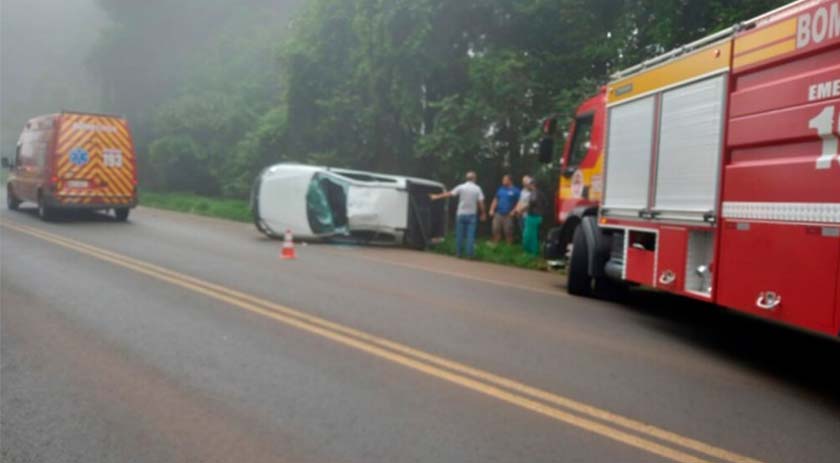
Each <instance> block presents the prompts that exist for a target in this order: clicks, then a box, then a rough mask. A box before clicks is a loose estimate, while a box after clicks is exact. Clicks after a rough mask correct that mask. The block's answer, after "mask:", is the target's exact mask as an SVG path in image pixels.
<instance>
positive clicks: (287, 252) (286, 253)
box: [280, 230, 297, 260]
mask: <svg viewBox="0 0 840 463" xmlns="http://www.w3.org/2000/svg"><path fill="white" fill-rule="evenodd" d="M280 258H281V259H285V260H292V259H297V253H296V252H295V242H294V239H292V231H291V230H286V233H285V234H284V235H283V250H282V251H281V252H280Z"/></svg>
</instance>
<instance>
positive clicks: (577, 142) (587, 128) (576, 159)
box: [566, 114, 595, 167]
mask: <svg viewBox="0 0 840 463" xmlns="http://www.w3.org/2000/svg"><path fill="white" fill-rule="evenodd" d="M594 119H595V116H594V115H593V114H589V115H586V116H580V117H578V118H577V119H576V120H575V133H574V134H573V135H572V136H573V137H574V138H572V146H571V148H570V149H569V159H568V161H567V164H566V167H577V166H579V165H580V163H581V162H582V161H583V158H585V157H586V154H587V153H589V147H590V145H591V143H590V140H591V139H592V122H593V120H594Z"/></svg>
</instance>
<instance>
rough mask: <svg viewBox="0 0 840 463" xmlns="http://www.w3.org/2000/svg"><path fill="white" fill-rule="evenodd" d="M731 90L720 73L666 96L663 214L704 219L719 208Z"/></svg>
mask: <svg viewBox="0 0 840 463" xmlns="http://www.w3.org/2000/svg"><path fill="white" fill-rule="evenodd" d="M725 90H726V81H725V76H716V77H712V78H709V79H705V80H702V81H699V82H694V83H691V84H688V85H685V86H682V87H678V88H675V89H673V90H669V91H667V92H665V93H664V94H663V95H662V114H661V121H662V122H661V126H660V135H659V156H658V165H657V169H656V172H657V173H656V175H657V178H656V200H655V203H654V209H655V210H656V211H657V212H659V214H660V216H661V217H663V218H667V216H669V215H673V216H674V217H675V218H681V219H689V220H691V219H696V220H703V215H704V214H705V213H707V212H709V211H714V210H715V209H716V205H715V203H716V201H715V200H716V198H717V191H718V177H719V173H720V169H721V166H720V153H721V148H722V146H723V136H722V134H723V120H724V118H723V114H724V95H725Z"/></svg>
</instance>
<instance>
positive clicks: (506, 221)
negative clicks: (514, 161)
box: [490, 175, 521, 244]
mask: <svg viewBox="0 0 840 463" xmlns="http://www.w3.org/2000/svg"><path fill="white" fill-rule="evenodd" d="M520 193H521V192H520V191H519V188H516V187H515V186H514V185H513V179H512V178H511V176H510V175H505V176H504V177H502V186H500V187H499V189H498V191H496V196H495V197H494V198H493V203H492V204H491V205H490V216H492V217H493V243H498V242H499V241H500V240H501V239H502V235H503V234H504V235H505V240H506V241H507V242H508V244H513V230H514V220H515V217H516V214H514V209H516V204H517V203H518V202H519V195H520Z"/></svg>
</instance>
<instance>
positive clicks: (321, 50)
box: [90, 0, 783, 197]
mask: <svg viewBox="0 0 840 463" xmlns="http://www.w3.org/2000/svg"><path fill="white" fill-rule="evenodd" d="M100 2H101V4H102V5H103V7H104V8H105V10H106V11H107V12H108V14H109V15H110V17H111V18H112V20H113V21H114V24H113V26H112V27H111V28H110V29H109V30H108V32H107V33H106V34H105V35H103V37H102V38H101V40H100V43H99V47H98V48H97V50H96V51H95V53H94V54H93V55H92V56H91V59H90V65H91V67H92V69H94V70H96V72H97V75H100V76H107V77H106V78H104V79H103V87H104V89H105V90H106V91H105V95H104V96H105V98H106V100H107V101H108V103H109V105H110V106H111V109H112V110H116V111H118V112H122V113H128V114H129V116H130V117H131V119H132V122H133V124H134V127H135V130H136V133H137V137H138V145H139V147H140V148H141V156H143V160H144V164H143V174H144V175H143V179H142V181H143V183H144V184H145V185H147V186H152V187H157V188H161V189H167V190H178V191H189V192H195V193H203V194H223V195H226V196H234V197H242V196H245V195H246V194H247V191H248V188H249V186H250V182H251V180H252V178H253V177H254V175H255V174H256V173H257V172H258V171H259V170H260V169H261V168H262V167H264V166H265V165H268V164H270V163H273V162H277V161H282V160H294V161H302V162H310V163H323V164H330V165H340V166H349V167H354V168H360V169H373V170H381V171H386V172H393V173H402V174H413V175H419V176H425V177H431V178H437V179H441V180H443V181H445V182H447V183H449V184H452V183H454V182H455V181H456V180H457V179H459V178H460V177H461V176H462V175H463V173H464V172H465V171H466V170H468V169H476V170H478V171H479V176H480V178H481V179H482V180H483V181H484V182H485V183H486V184H487V185H488V186H489V185H490V184H492V183H494V182H495V181H496V179H497V178H498V177H499V175H500V174H501V173H503V172H513V173H515V174H521V173H524V172H526V171H535V170H537V169H538V167H539V166H537V164H536V162H535V156H534V150H535V141H536V140H537V137H538V133H537V131H538V128H539V120H540V119H541V118H542V117H544V116H545V115H547V114H552V113H557V114H562V115H569V114H571V112H572V110H573V108H574V107H575V106H576V105H577V104H578V103H579V102H580V101H581V100H582V99H583V98H584V97H585V96H587V95H589V94H591V93H594V92H595V91H596V89H597V86H598V85H600V84H601V83H604V82H605V81H606V79H607V76H608V75H609V73H610V72H612V71H615V70H617V69H619V68H621V67H624V66H629V65H632V64H635V63H636V62H638V61H639V60H642V59H644V58H647V57H650V56H653V55H656V54H657V53H660V52H662V51H665V50H667V49H670V48H672V47H675V46H679V45H680V44H683V43H687V42H690V41H692V40H694V39H696V38H699V37H702V36H704V35H706V34H709V33H711V32H713V31H715V30H717V29H720V28H723V27H727V26H730V25H733V24H735V23H736V22H738V21H741V20H744V19H747V18H749V17H752V16H756V15H758V14H760V13H762V12H764V11H767V10H769V9H772V8H774V7H776V6H778V5H779V4H781V3H783V2H782V1H780V0H308V1H307V2H306V3H305V4H303V5H301V6H300V7H298V8H297V10H295V11H296V14H295V16H294V19H292V20H291V21H290V19H291V18H289V17H287V14H288V12H289V11H290V7H292V6H295V5H297V4H298V3H301V2H298V1H293V0H242V1H239V2H230V1H227V0H177V1H176V0H149V1H144V2H136V1H133V0H100ZM542 173H543V175H545V176H546V177H549V176H550V173H549V172H547V171H543V172H542Z"/></svg>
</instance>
